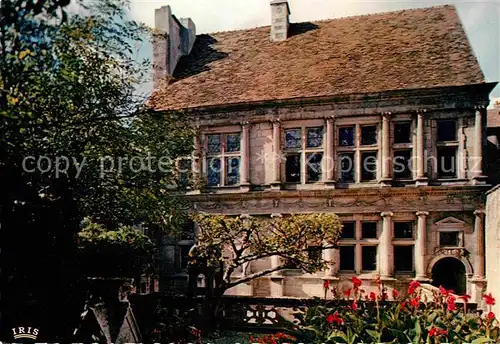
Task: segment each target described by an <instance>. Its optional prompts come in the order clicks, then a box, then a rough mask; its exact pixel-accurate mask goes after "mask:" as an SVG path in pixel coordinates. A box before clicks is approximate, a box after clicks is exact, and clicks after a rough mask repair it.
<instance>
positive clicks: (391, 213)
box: [380, 211, 394, 217]
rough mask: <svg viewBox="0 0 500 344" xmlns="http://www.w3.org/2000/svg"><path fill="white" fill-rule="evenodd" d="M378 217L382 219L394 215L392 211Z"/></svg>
mask: <svg viewBox="0 0 500 344" xmlns="http://www.w3.org/2000/svg"><path fill="white" fill-rule="evenodd" d="M380 216H382V217H392V216H394V213H393V212H392V211H384V212H383V213H380Z"/></svg>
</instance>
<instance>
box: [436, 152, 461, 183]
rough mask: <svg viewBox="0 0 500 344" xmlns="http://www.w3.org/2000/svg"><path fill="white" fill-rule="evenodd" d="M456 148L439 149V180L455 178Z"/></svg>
mask: <svg viewBox="0 0 500 344" xmlns="http://www.w3.org/2000/svg"><path fill="white" fill-rule="evenodd" d="M456 153H457V149H456V147H439V148H438V158H437V171H438V176H439V177H440V178H456V176H457V156H456V155H457V154H456Z"/></svg>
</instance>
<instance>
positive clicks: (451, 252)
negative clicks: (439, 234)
mask: <svg viewBox="0 0 500 344" xmlns="http://www.w3.org/2000/svg"><path fill="white" fill-rule="evenodd" d="M434 255H436V256H451V257H456V258H465V257H468V256H469V251H467V250H466V249H465V248H463V247H436V248H435V249H434Z"/></svg>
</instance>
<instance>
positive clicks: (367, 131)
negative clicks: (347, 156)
mask: <svg viewBox="0 0 500 344" xmlns="http://www.w3.org/2000/svg"><path fill="white" fill-rule="evenodd" d="M375 144H377V126H375V125H367V126H364V127H361V145H363V146H367V145H375Z"/></svg>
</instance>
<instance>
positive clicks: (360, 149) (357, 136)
mask: <svg viewBox="0 0 500 344" xmlns="http://www.w3.org/2000/svg"><path fill="white" fill-rule="evenodd" d="M370 126H374V127H375V131H376V143H375V144H371V145H362V137H361V136H362V128H364V127H370ZM346 127H354V145H352V146H341V145H340V130H341V129H342V128H346ZM381 130H382V128H381V124H380V120H379V119H376V118H373V117H370V118H369V119H361V120H359V121H357V122H356V123H353V122H352V120H350V121H342V120H339V121H338V122H336V123H335V137H336V139H335V142H334V145H335V161H336V168H335V170H336V178H337V182H338V183H340V184H370V183H371V184H374V183H378V181H379V180H380V176H381V163H380V159H381V149H380V148H381V147H380V143H381V139H382V138H381V135H382V132H381ZM345 153H351V154H352V153H354V161H353V166H352V168H353V170H354V178H353V181H347V180H343V179H342V169H341V165H340V163H341V161H340V160H341V159H340V157H341V155H342V154H345ZM363 153H375V154H376V164H377V171H376V178H375V179H371V180H362V175H363V172H362V171H363V162H362V154H363Z"/></svg>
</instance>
